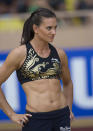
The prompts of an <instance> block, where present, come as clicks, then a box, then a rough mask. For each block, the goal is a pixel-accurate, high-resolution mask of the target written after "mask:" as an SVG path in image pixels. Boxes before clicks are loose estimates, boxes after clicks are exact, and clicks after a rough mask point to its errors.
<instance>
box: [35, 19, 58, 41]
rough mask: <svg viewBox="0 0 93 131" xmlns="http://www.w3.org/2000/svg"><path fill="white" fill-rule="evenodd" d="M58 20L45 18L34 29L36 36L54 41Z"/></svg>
mask: <svg viewBox="0 0 93 131" xmlns="http://www.w3.org/2000/svg"><path fill="white" fill-rule="evenodd" d="M56 28H57V21H56V18H43V19H42V23H41V24H40V26H39V27H38V26H36V27H35V29H34V31H35V34H37V35H36V37H38V38H39V39H40V40H43V41H45V42H52V41H53V40H54V37H55V35H56Z"/></svg>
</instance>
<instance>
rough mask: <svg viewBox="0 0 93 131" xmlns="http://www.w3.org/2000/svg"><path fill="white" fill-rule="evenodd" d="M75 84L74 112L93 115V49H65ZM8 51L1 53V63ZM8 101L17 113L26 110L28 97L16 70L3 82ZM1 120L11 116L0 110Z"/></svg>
mask: <svg viewBox="0 0 93 131" xmlns="http://www.w3.org/2000/svg"><path fill="white" fill-rule="evenodd" d="M65 51H66V54H67V56H68V64H69V69H70V72H71V78H72V81H73V85H74V99H73V112H74V114H75V117H76V118H77V117H91V116H92V117H93V49H65ZM7 55H8V52H1V53H0V65H1V64H2V63H3V62H4V61H5V59H6V57H7ZM2 89H3V91H4V93H5V96H6V98H7V101H8V102H9V104H10V105H11V107H12V108H13V109H14V110H15V111H16V112H17V113H24V112H25V105H26V97H25V94H24V91H23V89H22V88H21V85H20V83H19V82H18V80H17V77H16V72H14V73H13V74H12V75H11V76H10V77H9V79H8V80H7V81H6V82H5V83H3V85H2ZM0 120H9V118H8V117H7V116H6V115H5V114H4V113H3V112H2V111H1V110H0Z"/></svg>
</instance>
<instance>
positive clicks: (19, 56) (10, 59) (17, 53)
mask: <svg viewBox="0 0 93 131" xmlns="http://www.w3.org/2000/svg"><path fill="white" fill-rule="evenodd" d="M25 54H26V47H25V45H22V46H18V47H16V48H14V49H12V50H11V51H10V53H9V54H8V56H7V58H6V61H5V63H8V64H9V63H10V64H12V65H15V66H16V65H19V64H20V62H21V61H22V60H23V59H24V57H25Z"/></svg>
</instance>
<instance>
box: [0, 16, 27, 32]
mask: <svg viewBox="0 0 93 131" xmlns="http://www.w3.org/2000/svg"><path fill="white" fill-rule="evenodd" d="M23 23H24V21H22V20H20V19H18V18H5V19H0V31H14V30H15V31H16V30H20V29H22V27H23Z"/></svg>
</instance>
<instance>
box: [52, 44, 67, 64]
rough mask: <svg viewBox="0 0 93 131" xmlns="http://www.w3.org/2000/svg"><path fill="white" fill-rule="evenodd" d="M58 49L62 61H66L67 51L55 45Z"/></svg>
mask: <svg viewBox="0 0 93 131" xmlns="http://www.w3.org/2000/svg"><path fill="white" fill-rule="evenodd" d="M54 47H55V48H56V50H57V53H58V55H59V57H60V59H61V61H62V63H64V62H65V61H67V55H66V52H65V51H64V49H62V48H60V47H56V46H54Z"/></svg>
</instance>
